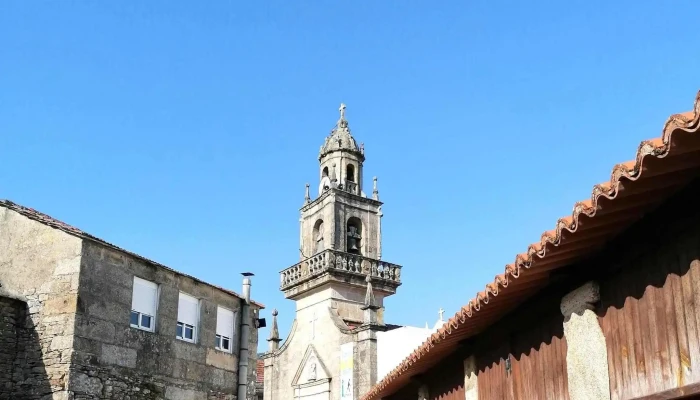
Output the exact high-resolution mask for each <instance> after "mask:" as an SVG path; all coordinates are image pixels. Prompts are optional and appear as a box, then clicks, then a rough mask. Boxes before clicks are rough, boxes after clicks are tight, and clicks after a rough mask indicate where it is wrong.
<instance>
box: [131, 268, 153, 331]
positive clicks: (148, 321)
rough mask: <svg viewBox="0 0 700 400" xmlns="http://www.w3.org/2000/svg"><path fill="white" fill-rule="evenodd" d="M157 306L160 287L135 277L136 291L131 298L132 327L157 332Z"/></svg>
mask: <svg viewBox="0 0 700 400" xmlns="http://www.w3.org/2000/svg"><path fill="white" fill-rule="evenodd" d="M157 306H158V285H157V284H155V283H153V282H150V281H147V280H144V279H141V278H137V277H134V291H133V293H132V297H131V326H132V327H134V328H138V329H143V330H146V331H150V332H153V331H155V328H156V317H155V316H156V307H157Z"/></svg>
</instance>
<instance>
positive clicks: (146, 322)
mask: <svg viewBox="0 0 700 400" xmlns="http://www.w3.org/2000/svg"><path fill="white" fill-rule="evenodd" d="M141 326H143V327H144V328H150V327H151V317H150V316H149V315H144V314H141Z"/></svg>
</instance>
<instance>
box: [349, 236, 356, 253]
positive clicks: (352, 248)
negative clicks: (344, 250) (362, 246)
mask: <svg viewBox="0 0 700 400" xmlns="http://www.w3.org/2000/svg"><path fill="white" fill-rule="evenodd" d="M349 239H350V243H349V244H350V245H349V246H348V248H349V249H350V251H357V250H358V248H357V240H355V238H353V237H351V238H349Z"/></svg>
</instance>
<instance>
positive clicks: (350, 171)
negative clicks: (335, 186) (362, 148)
mask: <svg viewBox="0 0 700 400" xmlns="http://www.w3.org/2000/svg"><path fill="white" fill-rule="evenodd" d="M345 179H347V180H349V181H350V182H355V166H354V165H352V164H348V167H347V168H346V171H345Z"/></svg>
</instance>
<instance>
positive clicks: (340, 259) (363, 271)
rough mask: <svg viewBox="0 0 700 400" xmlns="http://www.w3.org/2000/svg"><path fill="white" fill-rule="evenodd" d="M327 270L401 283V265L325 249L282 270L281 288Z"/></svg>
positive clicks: (283, 288)
mask: <svg viewBox="0 0 700 400" xmlns="http://www.w3.org/2000/svg"><path fill="white" fill-rule="evenodd" d="M327 271H340V272H345V273H350V274H357V275H358V276H367V275H368V274H369V275H370V276H371V277H372V278H374V279H378V280H385V281H388V282H391V283H396V284H400V283H401V266H400V265H396V264H392V263H388V262H386V261H381V260H375V259H373V258H368V257H363V256H361V255H359V254H353V253H346V252H344V251H338V250H332V249H328V250H324V251H321V252H319V253H316V254H314V255H313V256H311V257H309V258H307V259H305V260H303V261H301V262H298V263H296V264H294V265H292V266H291V267H289V268H287V269H284V270H282V271H281V272H280V289H282V290H285V289H287V288H289V287H291V286H294V285H296V284H298V283H300V282H303V281H306V280H308V279H311V278H314V277H317V276H320V275H322V274H324V273H325V272H327Z"/></svg>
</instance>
